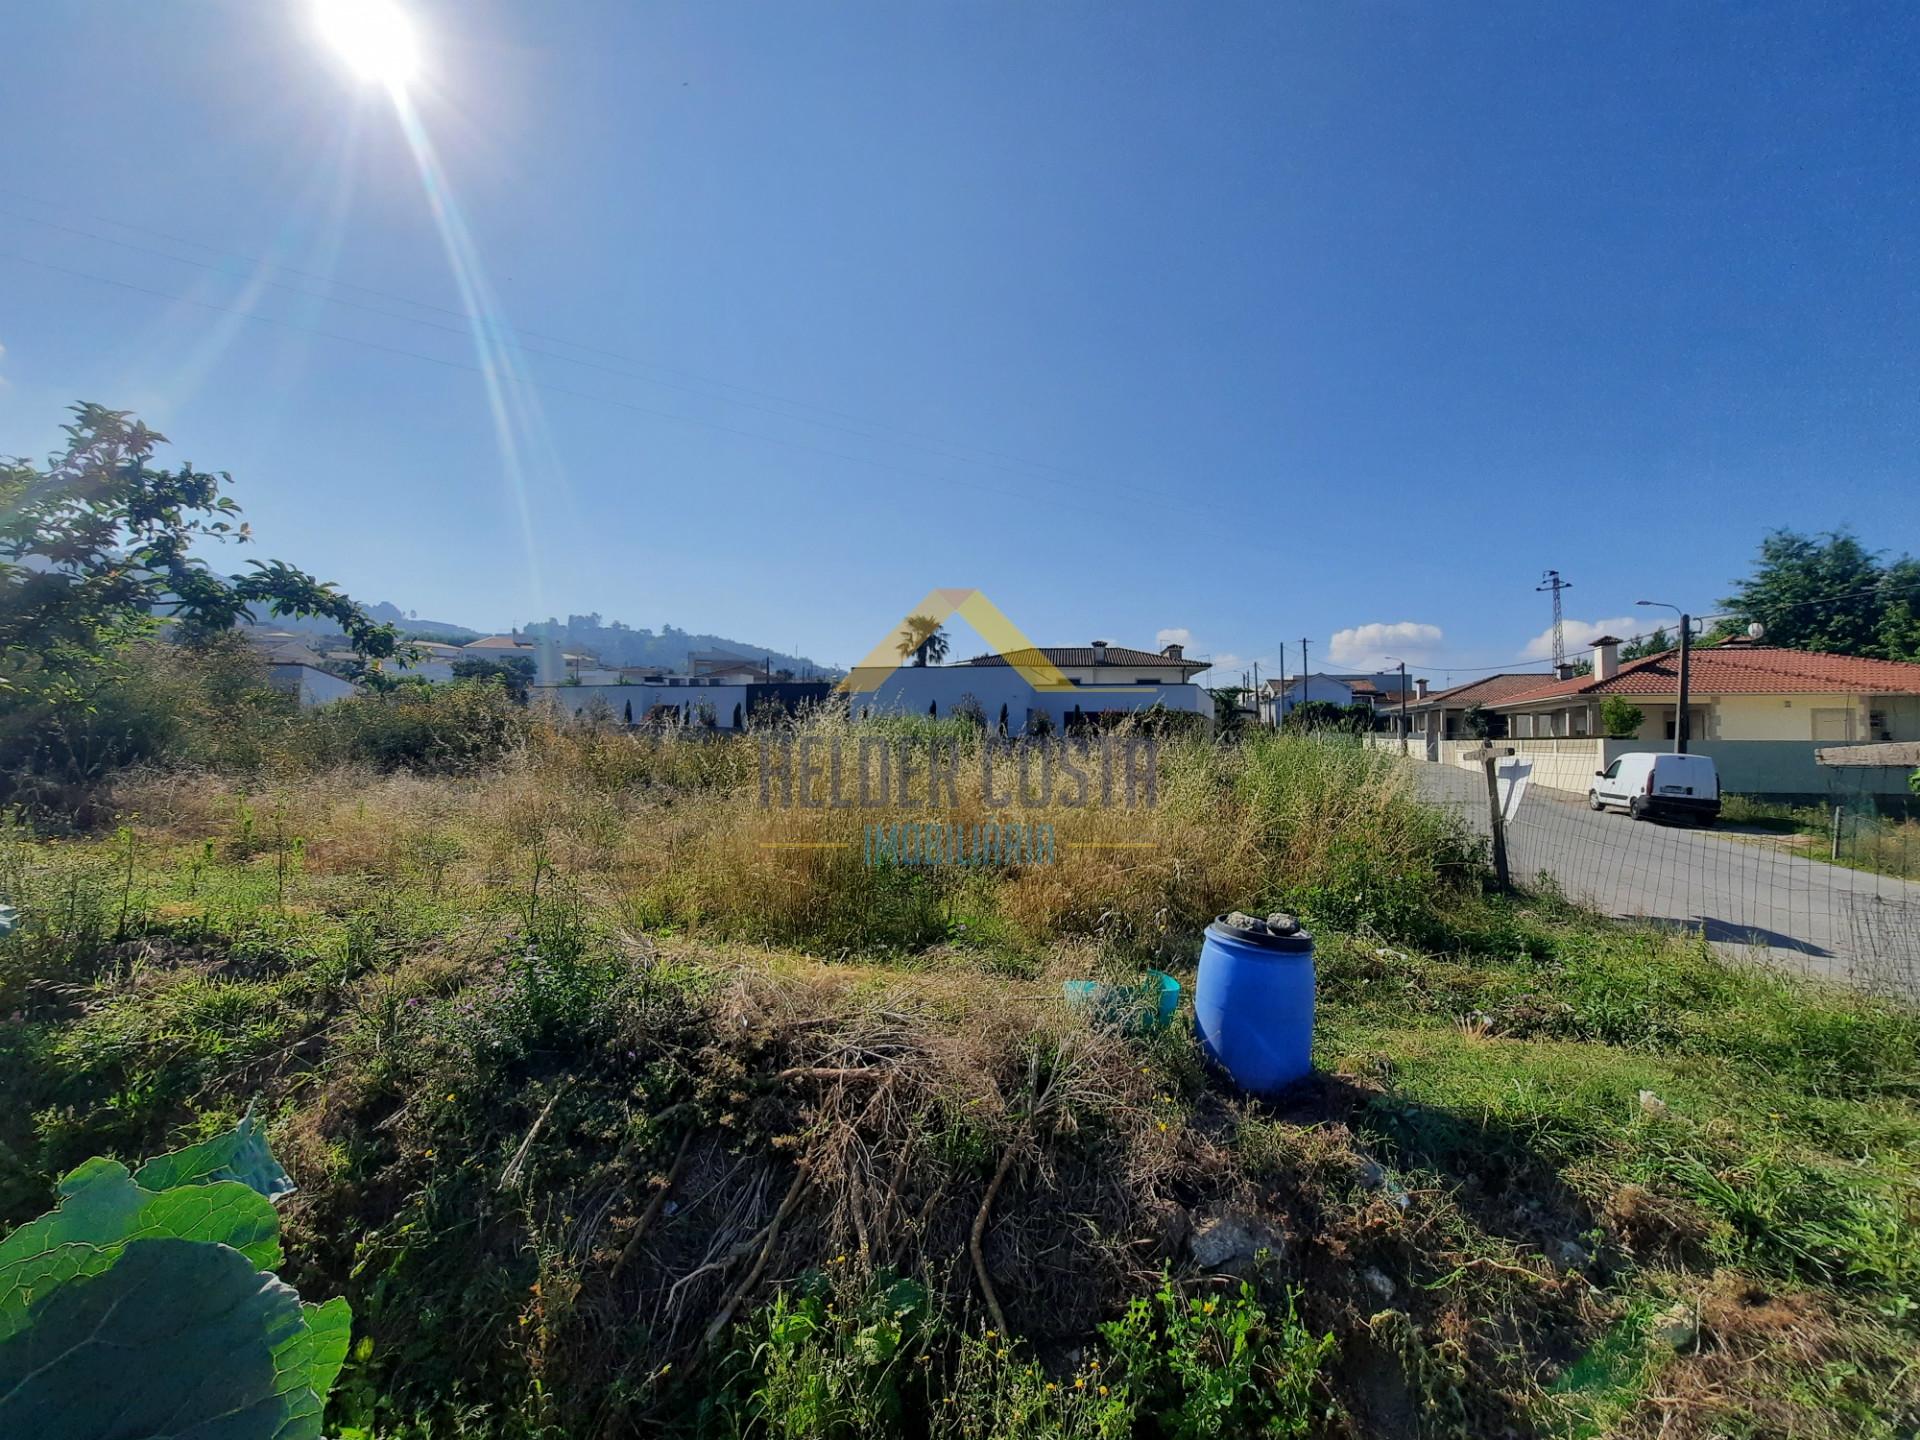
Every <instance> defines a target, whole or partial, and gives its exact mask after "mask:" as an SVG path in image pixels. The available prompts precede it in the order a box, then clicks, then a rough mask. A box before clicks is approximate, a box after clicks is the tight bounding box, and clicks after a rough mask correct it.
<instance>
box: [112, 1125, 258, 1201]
mask: <svg viewBox="0 0 1920 1440" xmlns="http://www.w3.org/2000/svg"><path fill="white" fill-rule="evenodd" d="M133 1178H134V1179H135V1180H137V1181H139V1182H140V1183H141V1184H142V1185H144V1186H145V1187H146V1188H147V1189H149V1190H166V1189H169V1188H171V1187H172V1186H175V1185H205V1184H207V1183H209V1182H210V1181H216V1180H238V1181H239V1182H240V1183H241V1184H243V1185H249V1186H251V1187H252V1188H253V1189H255V1190H257V1191H259V1192H260V1193H261V1194H262V1195H264V1196H266V1197H267V1198H268V1199H269V1200H278V1199H280V1198H281V1197H282V1196H285V1195H291V1194H292V1193H293V1190H294V1184H293V1179H292V1177H291V1176H289V1175H288V1174H287V1172H286V1171H285V1170H283V1169H281V1168H280V1162H279V1161H278V1160H275V1159H274V1158H273V1153H272V1152H271V1151H270V1150H268V1149H267V1137H266V1135H265V1133H264V1132H263V1131H262V1130H261V1129H260V1125H259V1122H258V1121H256V1120H255V1119H254V1118H253V1107H252V1106H251V1105H249V1106H248V1107H247V1113H246V1114H245V1115H243V1116H241V1117H240V1123H239V1124H238V1125H236V1126H234V1127H233V1129H231V1130H229V1131H227V1133H226V1134H224V1135H216V1136H214V1138H213V1139H211V1140H203V1141H201V1142H200V1143H199V1144H198V1145H189V1146H188V1147H187V1148H186V1149H184V1150H175V1151H174V1152H173V1153H172V1154H171V1155H157V1156H155V1157H154V1158H153V1159H151V1160H149V1161H147V1163H146V1164H144V1165H142V1166H141V1167H140V1171H139V1173H138V1174H136V1175H135V1176H134V1177H133Z"/></svg>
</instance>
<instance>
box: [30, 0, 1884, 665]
mask: <svg viewBox="0 0 1920 1440" xmlns="http://www.w3.org/2000/svg"><path fill="white" fill-rule="evenodd" d="M409 10H410V13H411V14H413V15H414V17H415V19H416V22H417V25H418V28H419V32H420V35H421V38H422V44H423V47H424V51H425V66H424V73H423V74H422V76H421V78H420V81H419V83H418V84H416V85H415V86H414V87H413V90H412V92H411V93H412V95H413V104H414V106H415V107H416V109H417V113H418V116H419V121H420V125H421V127H422V129H423V131H424V132H425V134H426V135H427V136H428V137H429V139H430V141H431V144H432V145H433V147H434V149H435V151H436V153H437V156H438V159H439V162H440V164H441V166H442V168H443V172H444V175H445V179H446V185H447V192H448V193H449V194H450V195H451V196H452V197H453V200H454V202H455V203H456V205H457V207H458V212H459V214H460V215H461V216H462V217H463V218H464V225H465V227H466V233H467V234H468V235H469V236H470V238H471V248H472V252H473V254H475V255H477V258H478V262H479V268H480V270H481V272H482V273H483V276H484V284H485V287H486V290H485V295H486V296H489V297H491V304H492V305H493V306H494V307H495V308H493V309H491V310H490V311H489V314H490V316H491V317H492V318H493V319H494V320H495V321H498V322H504V323H507V324H511V325H512V326H514V327H517V334H518V336H519V348H518V350H517V352H516V353H515V354H514V355H513V356H512V359H513V363H514V366H515V373H517V374H519V375H520V376H522V377H523V378H524V379H526V380H527V381H530V382H532V383H531V384H529V385H525V386H520V387H517V388H515V389H513V390H512V391H511V393H510V395H509V398H510V399H511V400H514V401H515V402H516V403H514V404H513V405H512V407H511V409H512V425H511V427H510V429H509V431H508V439H509V440H510V442H511V445H512V447H513V450H514V453H515V454H516V455H517V456H518V463H517V465H509V464H508V463H507V462H506V461H504V460H503V452H502V443H503V442H502V437H501V432H500V430H499V429H498V427H497V426H496V424H495V423H494V420H493V419H492V416H491V412H490V410H489V406H488V398H487V387H486V386H485V385H484V384H483V380H482V376H481V375H480V374H479V373H478V372H477V370H476V368H475V349H474V346H473V344H472V343H471V341H470V339H469V338H468V336H467V334H466V332H465V330H464V328H463V321H462V319H461V314H462V312H463V309H465V308H467V306H468V301H467V299H466V298H465V297H464V296H463V292H462V290H461V288H460V287H459V286H458V285H457V284H456V282H455V278H454V275H453V272H452V269H451V267H450V265H449V262H448V258H447V251H446V249H445V247H444V246H443V242H442V238H441V232H440V230H439V229H438V228H437V227H436V223H435V217H434V213H433V210H432V208H431V207H430V205H429V203H428V200H427V196H426V193H425V191H424V189H423V185H422V180H421V174H420V171H419V169H418V166H417V164H416V159H415V156H414V154H413V152H412V151H410V149H409V147H408V145H407V143H406V142H405V140H404V138H403V136H402V133H401V128H400V126H399V124H398V123H397V120H396V116H395V113H394V110H393V107H392V105H391V104H390V103H389V102H388V100H387V99H386V97H385V96H384V94H382V93H381V92H380V91H379V90H378V89H376V88H372V87H368V86H365V85H361V84H359V83H357V82H356V81H355V79H354V78H353V77H352V76H351V75H350V74H349V73H348V72H347V71H346V70H345V69H344V68H343V67H342V65H341V64H340V63H339V62H338V60H337V57H335V56H333V55H332V54H330V53H328V52H326V51H325V50H323V49H322V48H321V47H320V45H319V44H318V42H317V41H316V38H315V33H314V26H313V24H312V18H311V15H310V13H309V9H308V6H307V5H306V3H304V0H292V3H288V4H285V5H281V4H271V3H270V4H260V3H258V0H169V3H165V4H158V5H155V4H148V3H134V0H123V3H105V0H101V3H71V4H63V5H58V6H12V7H9V8H8V11H7V15H6V18H5V19H4V20H0V48H3V49H4V50H5V52H6V53H7V54H8V55H9V56H10V57H12V59H11V62H10V64H9V66H8V74H7V83H6V84H5V86H4V87H0V133H4V134H6V135H7V136H9V137H10V143H9V144H8V145H7V146H6V147H5V155H4V158H3V159H0V256H4V257H7V258H0V346H3V347H4V351H3V352H0V382H3V383H0V452H8V453H27V454H32V455H36V456H37V455H42V454H44V453H45V452H46V451H47V450H48V449H49V448H51V446H52V445H53V443H54V441H55V439H56V438H57V436H56V430H55V427H56V426H57V424H58V423H59V421H60V420H61V419H62V418H63V416H62V414H61V408H62V407H63V406H64V405H66V404H68V403H70V402H71V401H73V400H76V399H81V398H86V399H96V400H100V401H103V402H106V403H109V404H113V405H116V406H121V407H127V408H134V409H137V410H138V411H139V412H140V413H141V414H142V415H143V416H144V417H145V418H147V419H149V420H150V421H151V422H152V423H154V424H156V425H158V426H159V427H160V428H161V429H163V430H165V431H166V432H167V433H168V434H169V435H171V436H172V438H173V439H174V441H175V442H176V444H175V450H174V454H175V456H176V457H178V458H190V459H192V460H194V461H195V462H197V463H199V464H201V465H203V466H209V467H215V468H223V469H228V470H231V471H232V472H233V474H234V476H235V479H236V489H235V494H236V496H237V497H238V498H239V500H240V501H241V503H242V504H243V506H244V507H245V508H246V510H247V512H248V515H249V518H250V519H251V520H252V521H253V522H254V526H255V529H256V531H257V532H258V534H259V536H260V539H261V544H260V546H259V551H260V553H262V554H272V555H277V556H282V557H284V558H286V559H289V560H292V561H294V562H296V563H299V564H301V565H304V566H306V567H308V568H310V569H312V570H314V571H316V572H318V573H319V574H321V575H323V576H326V577H328V578H331V579H335V580H338V581H340V582H341V583H342V584H343V585H345V586H346V587H347V588H348V589H349V590H350V591H351V592H352V593H354V594H356V595H358V596H360V597H361V598H365V599H382V598H385V599H393V600H395V601H397V602H399V603H400V604H402V605H404V606H411V607H413V608H415V609H417V610H418V611H419V613H420V614H422V615H424V616H433V617H437V618H444V619H455V620H461V621H464V622H466V623H469V624H473V625H476V626H504V625H506V624H509V623H513V622H517V621H524V620H526V619H529V618H534V617H536V616H543V615H547V614H562V615H564V614H566V613H568V612H570V611H575V612H587V611H599V612H601V613H602V614H604V615H606V616H608V617H618V618H621V619H624V620H626V621H628V622H629V623H632V624H636V625H641V624H644V625H654V626H658V625H659V624H661V623H663V622H672V623H675V624H678V625H681V626H683V627H687V628H692V629H703V630H713V631H718V632H721V633H726V634H731V635H735V636H738V637H739V638H741V639H743V640H748V641H751V642H754V643H758V644H765V645H776V646H780V647H782V648H788V649H796V650H800V651H804V652H806V653H808V654H811V655H813V656H814V657H816V658H818V659H821V660H825V661H829V662H840V663H845V662H848V661H851V660H853V659H855V658H857V657H858V656H860V655H862V654H864V653H865V651H866V650H867V649H868V648H869V646H871V645H872V644H873V643H874V641H875V639H876V638H877V637H878V636H879V635H880V634H881V633H883V632H884V631H885V630H886V629H887V628H888V627H890V626H892V625H893V624H894V623H895V621H896V620H897V618H898V617H899V615H900V614H901V613H902V612H903V610H904V609H905V608H906V607H907V606H909V605H911V604H912V603H913V602H914V601H915V600H917V599H918V598H919V597H920V596H922V595H923V594H925V592H926V591H927V590H928V589H929V588H931V587H933V586H935V585H948V586H951V585H961V586H978V587H980V588H981V589H984V590H985V591H986V592H987V593H988V594H989V595H990V596H991V597H992V598H993V599H994V600H995V602H996V603H997V604H998V605H999V606H1000V607H1001V608H1002V609H1003V610H1004V611H1005V612H1006V613H1007V614H1008V615H1009V616H1011V617H1012V618H1013V619H1014V620H1015V621H1016V622H1017V623H1019V624H1020V625H1021V626H1022V627H1023V628H1024V629H1025V630H1026V631H1027V632H1028V634H1029V635H1031V636H1032V637H1033V639H1034V640H1035V641H1036V642H1039V643H1058V644H1084V643H1085V642H1086V641H1088V640H1090V639H1092V638H1095V637H1099V638H1103V639H1108V640H1112V641H1115V642H1117V643H1121V644H1133V645H1148V644H1151V643H1154V642H1155V641H1156V639H1157V638H1159V637H1160V635H1161V632H1163V631H1164V632H1168V634H1170V635H1172V634H1178V633H1180V632H1184V633H1185V635H1186V636H1187V637H1189V643H1190V645H1191V646H1192V648H1193V649H1194V650H1195V651H1196V652H1200V653H1205V654H1208V655H1212V656H1223V657H1231V658H1229V659H1228V660H1227V664H1228V665H1229V666H1232V667H1238V666H1240V665H1242V664H1245V663H1247V662H1248V661H1251V660H1253V659H1256V658H1257V659H1259V660H1260V661H1261V663H1262V668H1263V671H1265V670H1270V669H1271V667H1272V664H1273V661H1274V659H1275V656H1276V653H1277V650H1278V647H1279V645H1280V643H1281V642H1282V640H1283V639H1284V640H1285V642H1286V643H1287V644H1288V645H1289V646H1290V647H1291V650H1290V655H1289V662H1290V663H1289V668H1290V669H1291V668H1294V667H1293V662H1294V661H1296V660H1297V656H1298V644H1297V642H1298V639H1299V637H1301V636H1303V635H1304V636H1307V637H1309V638H1310V640H1311V641H1312V646H1313V649H1312V659H1313V662H1314V665H1315V668H1320V666H1321V664H1322V662H1323V661H1326V660H1328V659H1329V656H1330V652H1331V657H1332V659H1333V660H1334V661H1341V660H1344V661H1345V662H1346V663H1349V664H1358V663H1364V662H1366V661H1367V660H1369V659H1370V658H1372V652H1379V651H1387V652H1390V653H1394V654H1401V655H1405V656H1406V657H1407V658H1409V659H1411V660H1413V661H1415V662H1416V664H1417V665H1419V664H1424V665H1425V668H1427V669H1428V671H1429V672H1430V673H1431V674H1432V675H1433V676H1434V677H1435V678H1436V680H1438V679H1442V678H1444V677H1445V676H1446V675H1448V674H1450V673H1451V674H1454V675H1455V676H1456V678H1466V671H1467V667H1471V666H1484V665H1492V664H1497V663H1501V662H1505V661H1508V660H1511V659H1513V658H1515V657H1518V656H1521V655H1523V654H1526V653H1529V650H1530V647H1532V648H1534V649H1537V648H1538V646H1539V641H1538V639H1537V637H1539V636H1540V635H1541V634H1542V632H1543V631H1544V630H1545V629H1546V627H1547V623H1548V619H1549V610H1548V603H1547V597H1546V596H1544V595H1540V594H1536V593H1535V591H1534V586H1535V585H1536V583H1537V582H1538V580H1539V577H1540V573H1541V571H1542V570H1543V569H1545V568H1546V567H1548V566H1554V567H1557V568H1559V569H1560V570H1562V571H1563V572H1565V574H1566V575H1567V576H1568V578H1570V579H1571V580H1572V581H1573V584H1574V588H1573V589H1572V590H1571V591H1570V592H1568V594H1567V596H1566V603H1567V608H1568V613H1569V616H1570V617H1572V619H1573V620H1575V621H1606V620H1614V621H1619V620H1621V619H1624V618H1625V617H1630V616H1632V615H1633V614H1634V607H1633V605H1632V602H1633V600H1634V599H1636V598H1639V597H1641V596H1645V595H1651V596H1652V597H1653V598H1658V599H1665V600H1672V601H1675V602H1678V603H1682V604H1686V605H1690V606H1696V607H1705V606H1707V605H1708V604H1709V603H1710V602H1711V601H1713V600H1714V599H1716V598H1717V597H1719V596H1720V595H1722V594H1724V593H1725V590H1726V583H1727V581H1728V580H1729V579H1730V578H1732V577H1734V576H1737V575H1739V574H1741V573H1742V572H1743V570H1744V569H1745V567H1746V564H1747V561H1748V558H1749V557H1750V555H1751V554H1752V552H1753V550H1754V548H1755V547H1756V545H1757V544H1758V542H1759V540H1760V538H1761V536H1762V534H1763V533H1764V532H1765V531H1767V530H1768V529H1769V528H1772V527H1776V526H1791V527H1794V528H1799V529H1806V530H1817V529H1826V528H1830V527H1837V526H1851V527H1853V528H1854V529H1855V530H1856V531H1857V532H1858V533H1859V534H1860V535H1861V536H1862V537H1863V538H1864V539H1865V540H1866V541H1867V542H1868V543H1870V544H1872V545H1875V546H1882V547H1888V548H1892V549H1895V550H1900V549H1911V548H1920V499H1917V498H1916V497H1917V496H1920V484H1916V475H1915V469H1916V466H1915V456H1916V453H1917V449H1920V424H1917V423H1916V421H1917V420H1920V351H1917V349H1916V342H1917V341H1920V282H1917V279H1916V274H1917V267H1920V240H1917V239H1916V236H1920V184H1916V177H1920V87H1916V86H1915V85H1914V82H1913V77H1914V76H1915V75H1916V74H1920V12H1916V11H1914V10H1913V9H1911V8H1908V7H1901V6H1896V5H1886V6H1878V7H1872V6H1869V7H1846V6H1809V5H1802V4H1790V5H1751V6H1743V7H1738V8H1734V7H1726V6H1704V5H1689V6H1660V7H1651V6H1649V7H1632V8H1628V9H1622V8H1620V7H1601V6H1573V5H1552V4H1546V5H1543V4H1533V3H1529V4H1524V5H1512V6H1506V5H1465V6H1444V7H1442V6H1430V5H1411V4H1409V5H1391V4H1376V5H1367V6H1352V5H1304V6H1293V5H1280V4H1272V3H1259V4H1250V5H1230V4H1224V3H1222V4H1210V5H1206V6H1173V5H1163V4H1144V3H1131V0H1102V3H1098V4H1078V3H1047V4H1043V5H1036V4H1024V3H1011V0H995V3H985V0H967V3H958V4H944V3H926V0H914V3H910V4H901V3H899V0H872V3H860V0H847V3H834V4H826V3H813V0H804V3H782V4H746V3H731V4H724V5H715V4H712V3H688V4H648V5H634V4H629V3H616V0H605V3H586V0H582V3H577V4H573V3H553V4H544V3H543V4H539V5H533V4H520V5H509V4H505V3H501V0H462V3H454V0H418V3H414V4H411V5H410V6H409ZM56 226H58V227H64V228H55V227H56ZM111 242H119V243H111ZM168 257H175V258H168ZM183 260H191V261H193V262H197V263H191V264H189V263H183ZM266 260H271V261H272V262H274V264H275V265H276V266H278V267H283V268H271V269H269V268H264V267H262V266H261V265H260V264H259V263H258V262H261V261H266ZM26 261H32V262H38V263H36V264H29V263H23V262H26ZM49 267H57V268H49ZM326 277H331V280H330V281H329V280H328V279H327V278H326ZM266 281H272V282H274V283H271V284H269V283H264V282H266ZM349 286H351V287H359V288H348V287H349ZM323 297H324V298H323ZM343 302H351V303H343ZM243 314H244V315H245V316H247V317H251V318H243ZM402 317H411V318H402ZM420 322H424V323H420ZM317 332H324V333H317ZM529 332H534V333H536V334H537V335H538V336H539V337H541V338H538V339H535V338H532V335H530V334H529ZM581 346H586V347H592V348H591V349H583V348H578V347H581ZM534 352H545V353H534ZM562 357H572V358H571V360H569V359H566V358H562ZM577 362H585V363H577ZM516 475H517V480H516V478H515V477H516ZM523 502H524V503H523ZM1640 613H1641V614H1643V615H1644V614H1647V613H1648V612H1644V611H1643V612H1640ZM1367 626H1382V627H1405V626H1410V627H1413V628H1412V629H1392V628H1389V629H1387V630H1386V631H1384V632H1374V631H1368V630H1365V629H1364V628H1363V627H1367ZM1342 632H1350V633H1346V634H1344V635H1343V633H1342ZM1574 633H1575V634H1576V635H1577V634H1578V633H1580V632H1579V630H1578V628H1577V627H1575V628H1574ZM970 639H971V637H963V638H962V641H961V646H960V648H961V649H962V650H963V651H965V650H966V649H967V648H968V644H967V642H968V641H969V640H970ZM1456 667H1458V668H1457V669H1456Z"/></svg>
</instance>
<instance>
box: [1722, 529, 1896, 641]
mask: <svg viewBox="0 0 1920 1440" xmlns="http://www.w3.org/2000/svg"><path fill="white" fill-rule="evenodd" d="M1720 603H1721V605H1722V606H1723V607H1725V609H1726V611H1727V615H1726V618H1725V619H1723V620H1721V621H1720V622H1719V624H1717V625H1716V626H1715V627H1714V632H1713V633H1714V637H1716V638H1722V639H1724V638H1726V637H1727V636H1730V635H1738V634H1740V633H1742V632H1743V631H1745V629H1746V628H1747V626H1748V625H1749V624H1750V623H1752V622H1753V621H1756V620H1757V621H1759V622H1760V623H1761V624H1762V625H1764V626H1765V627H1766V642H1767V644H1769V645H1784V646H1786V647H1788V648H1789V649H1793V650H1825V651H1831V652H1832V653H1834V654H1836V655H1868V656H1874V657H1877V658H1879V659H1883V660H1920V620H1916V615H1917V614H1920V561H1915V560H1913V559H1912V558H1910V557H1908V556H1904V555H1903V556H1901V557H1900V558H1899V559H1898V560H1894V561H1892V562H1890V563H1886V564H1882V563H1881V561H1880V559H1879V557H1878V555H1876V554H1875V553H1874V552H1873V551H1871V550H1868V549H1867V548H1866V547H1865V546H1863V545H1862V544H1861V543H1860V542H1859V541H1858V540H1856V539H1854V538H1853V536H1851V535H1849V534H1847V533H1846V532H1845V531H1836V532H1830V533H1828V534H1825V535H1820V536H1807V535H1800V534H1796V533H1795V532H1793V531H1791V530H1776V531H1774V532H1773V534H1771V535H1769V536H1767V538H1766V539H1765V540H1764V541H1762V542H1761V544H1760V558H1759V563H1758V564H1757V565H1756V566H1755V567H1754V572H1753V574H1752V575H1750V576H1748V577H1747V578H1746V579H1745V580H1742V581H1740V582H1739V583H1738V585H1737V587H1736V589H1735V591H1734V593H1733V594H1732V595H1730V596H1728V597H1727V598H1726V599H1724V600H1722V601H1721V602H1720Z"/></svg>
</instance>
